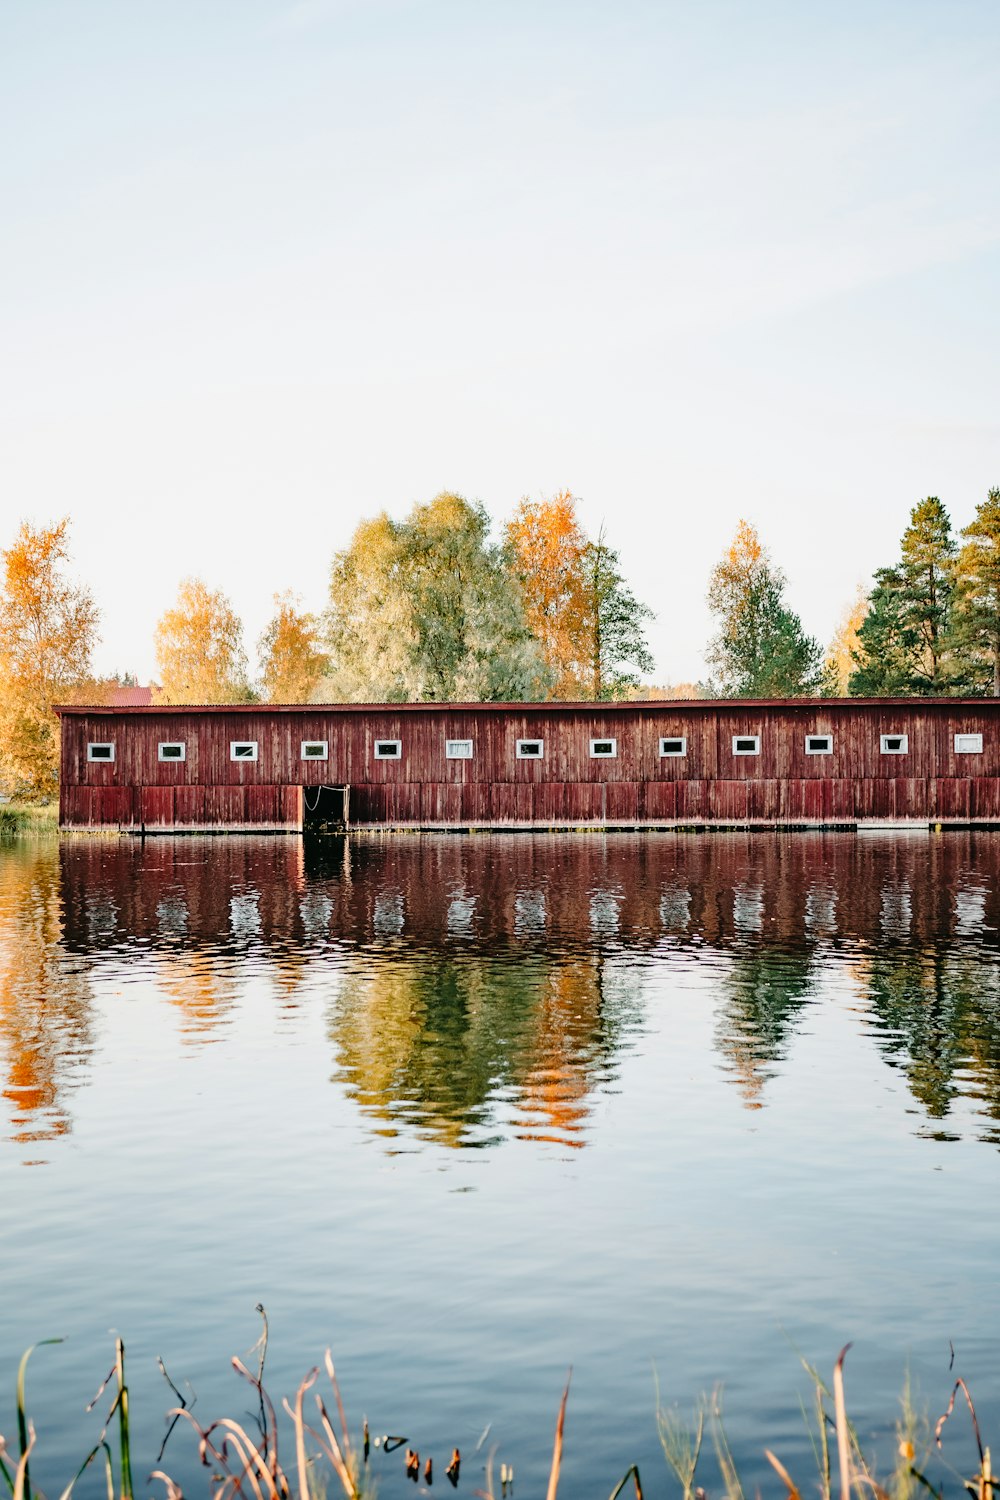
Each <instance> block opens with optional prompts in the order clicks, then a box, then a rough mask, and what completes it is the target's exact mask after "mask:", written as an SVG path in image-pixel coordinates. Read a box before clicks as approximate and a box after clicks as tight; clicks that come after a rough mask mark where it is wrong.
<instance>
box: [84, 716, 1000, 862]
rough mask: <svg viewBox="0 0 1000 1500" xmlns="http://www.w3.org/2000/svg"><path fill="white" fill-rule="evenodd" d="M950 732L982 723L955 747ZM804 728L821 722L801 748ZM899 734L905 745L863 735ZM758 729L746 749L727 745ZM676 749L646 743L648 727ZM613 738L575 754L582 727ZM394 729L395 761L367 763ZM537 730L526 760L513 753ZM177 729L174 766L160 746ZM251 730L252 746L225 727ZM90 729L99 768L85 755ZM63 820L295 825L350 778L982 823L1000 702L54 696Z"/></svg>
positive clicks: (642, 805) (490, 806) (406, 812)
mask: <svg viewBox="0 0 1000 1500" xmlns="http://www.w3.org/2000/svg"><path fill="white" fill-rule="evenodd" d="M956 733H978V734H982V736H983V751H982V753H981V754H971V755H970V754H965V755H961V754H957V753H956V752H955V749H954V736H955V734H956ZM807 734H831V735H832V736H833V752H832V754H830V755H822V756H820V755H815V756H814V755H807V754H806V753H805V736H806V735H807ZM882 734H905V735H907V736H908V739H909V748H908V753H907V754H905V755H885V754H883V753H882V752H881V750H880V735H882ZM736 735H759V736H760V741H761V753H760V754H759V755H755V756H738V755H735V754H734V753H733V746H732V741H733V737H734V736H736ZM661 736H663V737H667V736H684V737H685V738H686V739H687V754H686V756H684V757H682V758H680V757H679V758H676V759H675V758H661V757H660V755H659V740H660V737H661ZM609 738H610V739H615V740H616V741H617V752H618V753H617V756H616V757H615V758H614V759H593V758H592V757H591V755H590V741H591V739H609ZM376 739H398V740H400V741H401V745H402V754H401V758H400V759H399V760H376V759H375V756H374V741H375V740H376ZM446 739H471V740H472V741H473V744H474V755H473V758H472V759H471V760H447V759H446V758H445V740H446ZM518 739H541V740H543V741H544V744H545V754H544V757H543V758H542V759H541V760H518V759H517V758H516V754H515V745H516V741H517V740H518ZM178 740H180V741H183V742H184V744H185V747H186V759H185V760H184V761H183V762H169V761H160V760H158V758H157V746H158V744H159V743H160V742H161V741H178ZM233 740H253V741H256V742H257V744H258V759H257V760H256V761H234V760H232V759H231V758H230V748H229V747H230V742H231V741H233ZM303 740H327V741H328V742H329V759H328V760H327V761H303V760H302V758H301V744H302V741H303ZM90 741H99V742H108V741H110V742H113V744H114V746H115V760H114V762H113V763H98V762H89V761H88V760H87V744H88V742H90ZM62 750H63V761H62V791H61V798H60V817H61V822H62V823H63V825H64V826H65V827H77V828H78V827H120V828H125V829H145V830H146V831H149V832H155V831H157V830H163V831H166V830H171V829H173V830H182V829H193V828H200V829H206V828H217V829H240V828H251V829H261V830H263V829H270V830H279V831H294V830H297V829H299V828H300V827H301V825H302V788H303V787H312V786H319V785H330V786H342V785H349V786H350V788H351V795H350V816H351V822H352V824H362V825H365V824H368V825H372V824H374V825H390V826H398V825H418V826H442V825H452V826H454V825H458V826H465V825H469V824H480V825H501V826H510V825H518V824H542V825H544V826H552V825H556V826H558V825H563V824H571V825H573V824H581V823H607V824H611V825H614V824H626V825H628V824H639V825H652V826H657V825H669V824H672V823H681V824H692V823H693V824H699V823H722V824H743V823H765V824H774V823H779V824H797V823H832V824H838V823H839V824H851V823H855V822H857V821H859V820H860V821H863V820H866V819H882V820H907V819H910V820H917V821H935V822H937V821H940V822H958V823H968V822H997V821H1000V701H997V700H985V699H972V700H956V699H948V700H926V699H924V700H920V699H916V700H914V699H907V700H901V701H900V700H858V699H833V700H798V701H789V702H773V703H756V704H755V703H746V702H715V703H669V702H656V703H635V704H607V705H596V704H576V705H562V704H543V705H524V704H478V705H471V706H470V705H451V704H441V705H428V704H419V705H376V706H353V705H351V706H340V705H335V706H329V707H328V706H309V707H287V708H284V707H275V706H269V705H268V706H260V707H255V708H228V707H227V708H225V709H217V708H183V709H181V708H178V709H164V708H149V709H141V708H140V709H102V708H75V707H74V708H67V709H64V710H62Z"/></svg>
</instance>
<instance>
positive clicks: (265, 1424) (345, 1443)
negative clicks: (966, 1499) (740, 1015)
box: [0, 1308, 1000, 1500]
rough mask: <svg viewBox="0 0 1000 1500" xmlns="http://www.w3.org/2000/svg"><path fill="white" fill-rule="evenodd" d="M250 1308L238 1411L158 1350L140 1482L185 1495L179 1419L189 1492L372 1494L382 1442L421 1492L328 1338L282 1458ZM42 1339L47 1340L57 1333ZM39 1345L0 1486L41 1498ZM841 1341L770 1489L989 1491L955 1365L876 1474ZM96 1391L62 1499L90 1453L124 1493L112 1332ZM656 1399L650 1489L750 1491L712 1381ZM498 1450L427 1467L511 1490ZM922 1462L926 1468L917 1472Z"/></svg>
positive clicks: (558, 1434)
mask: <svg viewBox="0 0 1000 1500" xmlns="http://www.w3.org/2000/svg"><path fill="white" fill-rule="evenodd" d="M258 1310H259V1311H260V1312H261V1314H262V1316H264V1332H263V1334H262V1335H261V1338H260V1340H259V1341H258V1344H257V1345H256V1347H255V1350H254V1353H255V1354H256V1355H257V1356H258V1357H257V1359H256V1361H255V1363H256V1370H251V1369H249V1368H248V1367H247V1366H246V1365H245V1364H244V1363H243V1361H242V1360H240V1359H238V1358H236V1357H234V1358H233V1359H232V1360H231V1364H232V1367H233V1369H234V1370H235V1371H236V1373H237V1374H238V1375H239V1376H240V1377H241V1378H242V1379H243V1380H245V1381H246V1382H247V1383H248V1384H249V1385H250V1386H251V1387H252V1388H253V1392H254V1406H255V1408H256V1410H255V1411H254V1412H253V1413H251V1414H244V1415H243V1416H241V1418H240V1420H238V1421H237V1420H236V1419H234V1418H231V1417H222V1418H218V1419H216V1420H215V1421H212V1422H209V1423H208V1425H207V1426H202V1424H201V1422H200V1421H198V1420H197V1419H196V1418H195V1416H194V1415H193V1413H192V1411H191V1409H190V1407H189V1406H188V1405H187V1403H186V1402H185V1400H184V1398H183V1397H182V1395H181V1392H180V1391H179V1390H178V1388H177V1386H176V1385H174V1383H173V1381H172V1380H171V1379H170V1376H169V1375H168V1374H167V1371H166V1369H165V1368H164V1365H163V1362H162V1360H161V1361H159V1366H160V1370H161V1372H162V1374H163V1376H164V1378H165V1379H166V1381H167V1383H168V1385H169V1386H170V1389H171V1391H172V1393H173V1395H174V1396H175V1397H176V1398H177V1400H178V1401H179V1402H180V1405H179V1406H174V1407H172V1408H171V1409H170V1410H168V1411H167V1413H166V1417H167V1420H168V1422H169V1423H170V1426H169V1429H168V1432H167V1437H166V1438H165V1439H164V1443H163V1446H162V1447H161V1449H160V1455H159V1457H158V1459H157V1465H158V1466H157V1467H156V1468H155V1469H154V1470H153V1472H152V1474H150V1475H149V1477H148V1479H147V1480H146V1481H145V1483H144V1484H143V1483H140V1490H141V1491H142V1490H145V1489H147V1488H148V1486H149V1485H150V1484H152V1483H154V1482H155V1483H156V1484H158V1485H161V1486H162V1487H163V1493H164V1495H165V1500H184V1491H183V1490H182V1489H181V1487H180V1485H179V1484H178V1483H177V1482H176V1480H174V1479H173V1478H172V1477H171V1475H170V1474H169V1472H168V1470H167V1469H166V1468H164V1467H161V1466H160V1465H161V1464H162V1461H163V1455H164V1452H165V1450H166V1447H167V1443H168V1441H169V1439H170V1437H171V1434H172V1433H173V1431H174V1429H175V1428H177V1427H178V1426H179V1427H180V1428H182V1429H185V1430H186V1429H190V1431H191V1435H192V1436H193V1438H194V1440H195V1442H196V1445H197V1451H198V1454H199V1457H200V1460H201V1463H202V1464H203V1465H204V1467H205V1470H206V1484H205V1487H204V1490H201V1489H199V1493H204V1494H205V1495H207V1496H209V1497H210V1500H230V1497H234V1496H246V1497H252V1500H327V1497H331V1500H332V1497H333V1496H335V1495H340V1494H342V1495H345V1496H347V1500H373V1497H374V1496H375V1493H376V1481H375V1478H374V1476H373V1471H372V1466H371V1464H370V1460H371V1454H372V1451H373V1450H374V1451H375V1453H376V1455H377V1457H378V1458H379V1460H380V1461H381V1463H382V1464H383V1465H384V1463H385V1461H386V1455H390V1454H392V1455H395V1456H394V1457H393V1458H392V1459H391V1460H390V1463H391V1464H395V1465H396V1466H397V1468H398V1472H397V1473H396V1474H395V1475H394V1477H395V1478H396V1479H397V1480H398V1479H399V1478H400V1477H401V1475H403V1474H405V1477H406V1478H408V1479H411V1480H413V1481H414V1483H416V1484H418V1486H420V1480H421V1478H422V1479H423V1485H422V1486H421V1487H419V1489H418V1493H421V1494H426V1493H428V1490H429V1487H430V1486H431V1485H432V1483H433V1475H434V1472H435V1471H434V1470H433V1467H432V1460H431V1459H430V1458H428V1457H426V1456H425V1457H424V1459H423V1461H421V1456H420V1454H419V1453H418V1452H417V1451H415V1450H413V1449H411V1448H410V1447H409V1446H408V1444H409V1442H410V1439H408V1438H406V1437H390V1436H385V1437H381V1438H379V1437H376V1438H374V1439H370V1437H369V1428H368V1422H367V1419H366V1420H365V1422H364V1424H363V1426H362V1428H361V1430H360V1432H358V1433H357V1434H356V1435H355V1436H354V1437H353V1438H352V1435H351V1431H350V1428H349V1426H348V1421H347V1416H346V1413H345V1409H344V1403H343V1400H342V1397H341V1393H340V1388H339V1386H338V1384H337V1377H336V1374H335V1371H334V1366H333V1360H332V1358H331V1356H330V1352H329V1350H328V1351H327V1353H326V1356H325V1359H324V1364H323V1372H321V1370H320V1369H319V1368H318V1367H317V1368H315V1369H313V1370H311V1371H310V1372H309V1374H308V1375H307V1376H306V1378H305V1379H304V1380H303V1381H302V1383H301V1385H300V1386H299V1388H298V1390H297V1392H296V1393H295V1396H294V1398H293V1400H291V1401H289V1400H288V1399H287V1398H284V1399H283V1400H282V1402H281V1407H282V1410H283V1411H284V1412H285V1413H286V1415H287V1418H288V1419H289V1421H290V1431H286V1432H285V1442H286V1443H287V1440H288V1438H289V1437H290V1438H291V1447H292V1448H293V1450H294V1457H293V1459H292V1460H291V1461H288V1460H284V1461H283V1462H279V1457H278V1437H279V1431H278V1415H277V1410H276V1408H275V1406H274V1404H273V1403H272V1400H271V1398H270V1396H269V1395H268V1393H267V1390H266V1388H265V1385H264V1364H265V1360H266V1356H267V1319H266V1315H264V1314H263V1309H262V1308H259V1309H258ZM43 1342H44V1343H48V1344H58V1343H60V1342H61V1340H59V1339H47V1340H44V1341H43ZM37 1347H40V1346H38V1345H35V1346H33V1347H32V1348H30V1349H28V1350H27V1351H26V1353H25V1354H24V1356H23V1357H22V1359H21V1362H20V1366H19V1368H18V1372H17V1383H16V1395H17V1437H16V1440H9V1439H7V1437H6V1436H0V1497H2V1495H3V1492H4V1487H6V1492H7V1493H8V1494H9V1495H10V1496H11V1497H12V1500H32V1497H34V1500H44V1497H43V1496H42V1495H41V1492H40V1491H39V1490H38V1489H37V1487H34V1486H33V1484H32V1479H31V1460H32V1455H33V1453H34V1451H35V1446H36V1432H35V1428H34V1425H33V1423H32V1421H31V1419H30V1415H29V1413H28V1411H27V1409H26V1400H25V1372H26V1369H27V1365H28V1361H29V1358H30V1357H31V1355H32V1353H33V1352H34V1348H37ZM849 1348H850V1345H847V1346H846V1347H845V1348H844V1349H842V1350H841V1353H840V1355H839V1357H838V1359H837V1361H836V1364H835V1366H834V1371H833V1379H832V1382H831V1385H830V1386H827V1384H826V1382H825V1381H824V1380H823V1379H822V1377H821V1376H820V1375H819V1373H818V1372H817V1371H816V1370H815V1369H814V1368H813V1367H811V1366H810V1365H807V1364H805V1363H804V1362H803V1364H804V1368H805V1369H806V1371H807V1373H808V1374H809V1377H810V1379H811V1381H812V1384H813V1404H812V1408H811V1409H810V1408H809V1406H808V1404H807V1403H803V1404H802V1412H803V1417H804V1418H805V1421H806V1427H807V1429H808V1433H809V1437H810V1440H811V1444H812V1448H813V1453H814V1456H815V1460H816V1470H815V1472H813V1473H811V1474H807V1475H805V1476H794V1477H793V1475H792V1474H791V1473H790V1472H789V1470H788V1469H787V1468H786V1467H785V1465H784V1463H783V1462H782V1460H781V1458H780V1457H779V1456H778V1455H777V1454H776V1453H774V1452H772V1451H771V1449H770V1448H769V1447H767V1446H766V1445H765V1444H764V1443H762V1445H761V1452H762V1454H763V1456H764V1457H765V1458H766V1459H767V1461H768V1463H769V1464H770V1465H771V1468H772V1470H773V1472H774V1475H775V1476H776V1479H777V1481H778V1483H777V1485H776V1488H775V1493H776V1494H777V1495H778V1496H779V1497H780V1500H802V1496H803V1495H804V1494H805V1495H817V1496H819V1500H918V1497H920V1496H929V1497H931V1500H945V1496H946V1495H952V1494H954V1495H955V1496H956V1497H957V1496H959V1495H961V1496H971V1497H972V1500H1000V1494H998V1481H997V1477H996V1476H995V1475H994V1473H993V1470H992V1465H991V1457H990V1450H989V1448H988V1447H987V1446H985V1445H984V1443H983V1439H982V1434H981V1432H980V1429H979V1421H978V1417H977V1415H976V1409H975V1406H974V1405H973V1401H972V1397H971V1395H970V1393H969V1390H968V1387H967V1386H966V1384H965V1382H964V1381H963V1380H962V1379H961V1378H959V1379H957V1380H955V1381H954V1383H953V1384H952V1387H951V1394H950V1399H949V1401H948V1405H947V1409H946V1410H945V1412H944V1413H943V1415H942V1416H941V1417H940V1418H939V1419H938V1421H937V1423H936V1425H935V1426H934V1428H933V1429H932V1428H931V1426H930V1423H929V1422H928V1421H927V1420H926V1418H921V1417H920V1416H918V1414H917V1413H916V1411H915V1409H914V1407H913V1404H912V1402H911V1400H910V1392H909V1389H908V1387H907V1389H906V1390H905V1391H904V1393H903V1396H902V1398H901V1403H900V1405H901V1414H900V1416H899V1418H898V1419H897V1422H896V1427H895V1431H896V1456H895V1464H894V1468H893V1470H892V1472H891V1473H889V1474H888V1475H886V1476H884V1477H882V1478H879V1477H877V1475H876V1471H875V1467H874V1464H873V1462H872V1461H871V1459H870V1457H868V1456H866V1454H865V1453H864V1452H863V1450H862V1447H861V1444H860V1441H859V1438H858V1434H857V1431H856V1429H855V1427H854V1425H853V1423H852V1422H851V1420H850V1418H849V1417H848V1415H847V1405H846V1397H845V1390H844V1359H845V1356H846V1354H847V1351H848V1349H849ZM321 1374H325V1377H326V1379H325V1380H324V1379H321ZM324 1392H325V1393H326V1394H325V1397H324V1394H323V1393H324ZM569 1393H570V1388H569V1382H568V1381H567V1385H566V1389H565V1390H564V1392H563V1396H562V1401H561V1403H560V1405H559V1410H558V1415H557V1418H556V1425H555V1438H554V1442H553V1449H552V1461H551V1467H550V1471H549V1479H548V1487H547V1490H546V1500H558V1490H559V1479H560V1470H561V1466H562V1454H563V1443H564V1427H565V1422H566V1410H567V1404H568V1400H569ZM102 1400H103V1401H105V1402H106V1403H107V1404H108V1406H107V1415H106V1416H105V1418H104V1423H103V1426H102V1428H101V1431H100V1434H99V1436H98V1438H97V1441H96V1442H95V1443H94V1445H93V1446H92V1448H91V1450H90V1452H89V1453H88V1454H87V1456H86V1457H85V1458H84V1459H83V1462H82V1463H81V1464H80V1466H79V1468H78V1469H77V1472H76V1474H75V1475H74V1476H73V1477H72V1478H70V1479H69V1482H68V1483H67V1484H66V1485H65V1488H64V1489H62V1491H61V1493H60V1496H59V1500H71V1497H72V1495H73V1491H74V1487H75V1485H76V1484H77V1482H78V1481H79V1480H80V1479H81V1478H82V1477H83V1476H84V1475H85V1474H87V1473H88V1471H89V1470H91V1466H92V1465H93V1466H94V1469H95V1470H96V1473H91V1474H90V1475H89V1476H88V1478H89V1480H90V1483H91V1484H92V1483H93V1481H94V1479H95V1478H96V1477H97V1474H100V1475H101V1480H100V1483H101V1488H102V1489H103V1490H104V1492H105V1493H106V1494H107V1496H108V1500H134V1492H135V1481H134V1479H133V1473H132V1452H131V1438H130V1414H129V1390H128V1385H127V1383H126V1379H125V1349H124V1345H123V1344H122V1342H121V1340H120V1339H116V1340H115V1361H114V1365H113V1366H112V1369H111V1371H110V1373H109V1374H108V1376H107V1377H106V1379H105V1380H104V1382H103V1384H102V1385H101V1387H100V1390H99V1391H98V1393H97V1396H96V1397H95V1398H94V1401H93V1402H92V1403H91V1405H90V1406H89V1407H88V1408H87V1410H88V1411H90V1410H93V1408H94V1407H95V1406H97V1405H98V1404H99V1403H100V1402H101V1401H102ZM328 1402H329V1407H328V1405H327V1403H328ZM239 1404H240V1405H242V1403H239ZM656 1405H657V1410H656V1425H657V1431H658V1435H659V1439H660V1443H661V1446H662V1448H663V1454H664V1458H665V1460H666V1476H667V1484H666V1485H664V1483H663V1479H664V1472H663V1471H662V1470H661V1471H660V1472H659V1473H658V1474H657V1475H656V1478H655V1488H654V1489H653V1490H652V1491H651V1492H650V1497H651V1496H652V1494H654V1493H655V1494H657V1495H660V1494H666V1495H668V1496H669V1497H670V1500H746V1494H747V1492H746V1490H745V1489H744V1486H743V1484H742V1482H741V1480H740V1477H739V1474H738V1471H737V1467H736V1464H735V1462H734V1459H733V1455H732V1451H731V1449H730V1446H729V1442H728V1439H727V1437H726V1432H725V1428H724V1425H723V1421H722V1411H721V1406H720V1401H719V1397H718V1393H716V1395H715V1396H713V1397H712V1398H711V1399H709V1398H703V1400H702V1402H701V1403H700V1404H699V1406H698V1407H697V1409H696V1411H695V1413H694V1417H693V1420H692V1423H691V1425H690V1426H689V1425H687V1424H686V1423H685V1422H684V1421H683V1420H682V1419H681V1418H680V1417H679V1416H678V1415H677V1413H676V1411H675V1410H673V1409H671V1410H665V1409H664V1408H663V1407H662V1406H661V1404H660V1400H659V1393H657V1403H656ZM963 1413H964V1415H965V1416H966V1417H967V1418H968V1420H969V1422H970V1423H971V1432H972V1437H973V1439H974V1442H975V1451H976V1453H977V1454H978V1469H977V1470H976V1472H975V1473H973V1474H972V1475H971V1477H966V1476H965V1475H963V1474H962V1473H961V1472H959V1471H958V1470H957V1469H955V1468H954V1467H953V1466H952V1465H951V1464H950V1462H948V1461H947V1460H946V1459H945V1457H944V1444H943V1434H944V1429H945V1426H946V1424H947V1423H948V1422H949V1420H951V1419H952V1418H953V1417H955V1418H956V1420H957V1417H958V1415H959V1414H963ZM404 1448H405V1452H404V1451H403V1450H404ZM379 1450H381V1452H379ZM283 1451H284V1448H283ZM477 1451H478V1450H477ZM495 1459H496V1450H495V1449H494V1450H493V1451H492V1452H490V1453H489V1454H487V1455H486V1458H485V1468H483V1467H482V1461H481V1459H480V1460H475V1459H474V1468H473V1475H472V1476H469V1475H468V1474H467V1476H466V1483H465V1484H464V1485H462V1484H461V1479H462V1473H461V1456H460V1454H459V1450H458V1448H455V1449H454V1450H453V1452H452V1454H451V1459H450V1462H449V1463H448V1464H447V1467H445V1465H444V1458H443V1457H441V1458H439V1464H440V1467H439V1468H438V1469H437V1471H436V1472H437V1475H438V1478H439V1480H440V1481H442V1482H443V1481H444V1480H445V1479H446V1480H447V1481H448V1483H449V1484H450V1486H451V1488H452V1489H453V1490H456V1491H457V1490H459V1488H460V1487H461V1488H463V1489H464V1491H465V1493H466V1494H471V1495H474V1496H477V1497H481V1500H513V1497H514V1468H513V1466H512V1465H510V1464H508V1463H506V1462H505V1463H502V1464H500V1465H499V1466H497V1464H496V1462H495ZM706 1469H710V1470H711V1472H710V1473H709V1474H708V1475H705V1474H704V1471H705V1470H706ZM932 1471H933V1477H928V1476H929V1474H930V1473H931V1472H932ZM481 1475H482V1476H483V1477H482V1478H480V1476H481ZM387 1477H388V1476H387ZM703 1479H704V1482H703ZM477 1480H478V1481H479V1482H478V1484H477ZM948 1481H950V1484H949V1483H948ZM497 1484H498V1485H499V1487H497ZM591 1493H594V1500H603V1496H602V1495H597V1494H596V1493H595V1492H591ZM628 1496H634V1497H635V1500H644V1490H643V1484H642V1480H641V1478H640V1475H639V1469H638V1466H637V1465H636V1464H634V1463H633V1464H630V1465H629V1467H628V1468H627V1469H626V1470H625V1473H624V1475H623V1476H622V1478H621V1479H620V1480H619V1482H618V1484H617V1485H616V1486H615V1488H614V1489H613V1490H612V1491H611V1494H610V1496H609V1497H608V1500H622V1497H628ZM758 1500H760V1494H759V1491H758Z"/></svg>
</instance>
